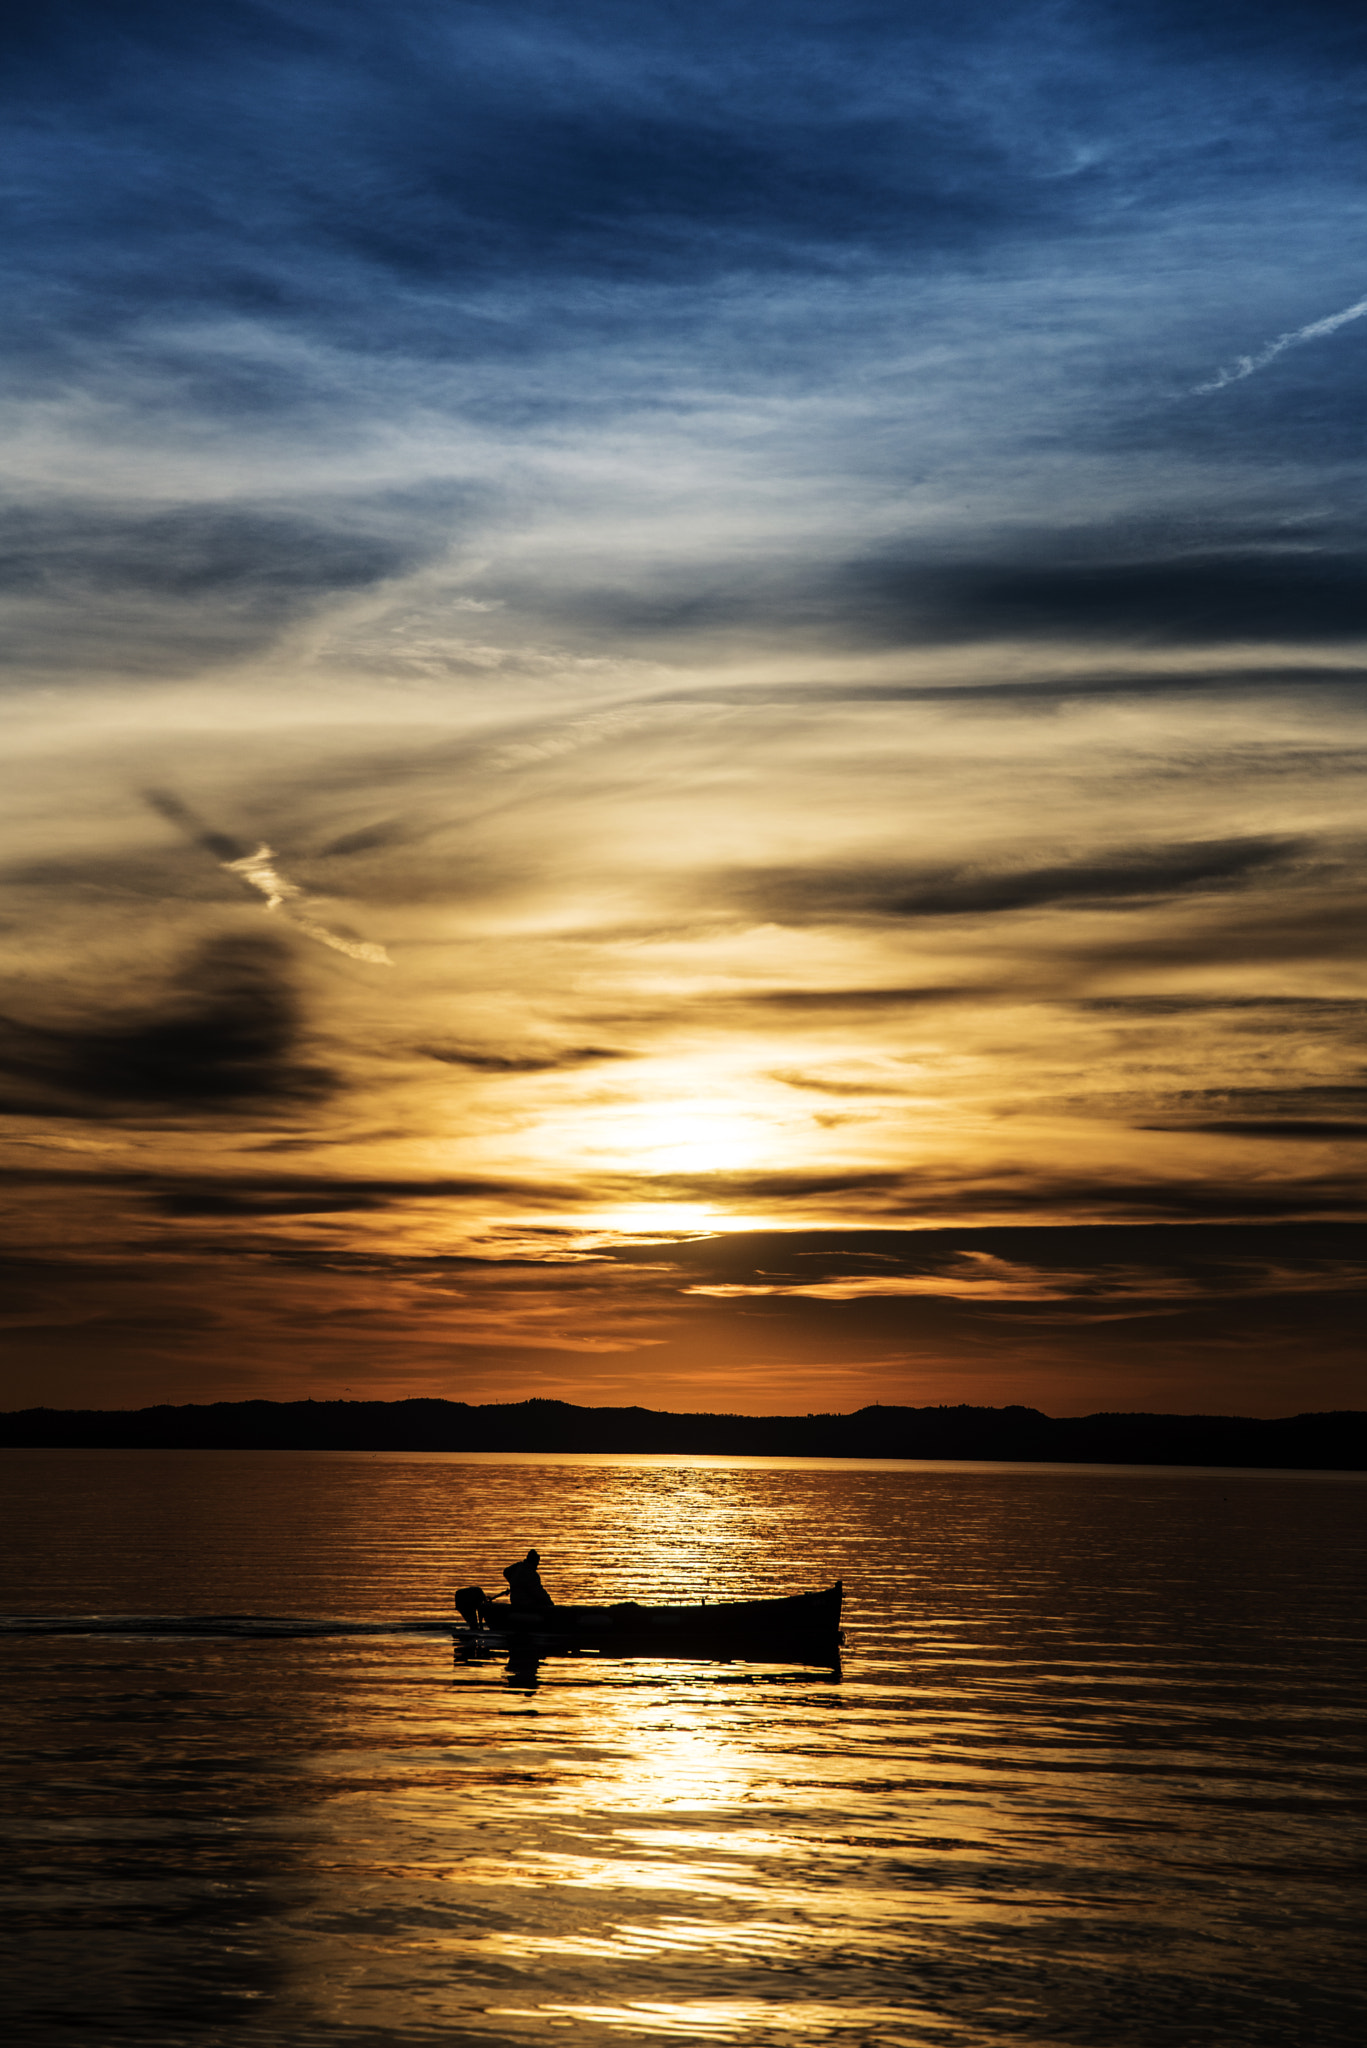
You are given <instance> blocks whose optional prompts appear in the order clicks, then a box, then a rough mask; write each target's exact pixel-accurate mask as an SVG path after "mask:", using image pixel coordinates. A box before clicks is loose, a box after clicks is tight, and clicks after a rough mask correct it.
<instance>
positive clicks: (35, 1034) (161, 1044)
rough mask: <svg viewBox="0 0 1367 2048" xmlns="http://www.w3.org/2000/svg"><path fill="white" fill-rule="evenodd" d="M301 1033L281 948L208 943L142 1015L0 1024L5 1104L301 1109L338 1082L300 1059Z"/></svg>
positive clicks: (237, 940) (51, 1110) (43, 1111)
mask: <svg viewBox="0 0 1367 2048" xmlns="http://www.w3.org/2000/svg"><path fill="white" fill-rule="evenodd" d="M301 1036H302V1032H301V1024H300V1017H299V1011H298V1005H297V1002H296V1000H295V996H294V992H293V989H292V987H291V985H290V981H289V979H288V974H287V958H286V956H285V955H284V954H283V953H282V952H281V951H280V949H279V948H278V947H277V946H276V945H275V944H274V943H273V942H272V941H270V940H268V939H255V938H245V937H225V938H217V939H211V940H208V941H206V942H205V943H204V944H203V945H201V946H200V947H199V948H198V949H197V950H196V952H195V953H194V954H193V956H192V957H191V958H190V960H189V961H188V962H187V963H186V965H185V966H184V968H183V969H182V971H181V973H180V975H179V976H178V978H177V980H176V982H175V983H174V984H173V985H172V987H171V989H170V990H169V991H168V992H167V994H166V996H165V997H164V999H163V1000H162V1002H161V1003H160V1004H159V1005H158V1006H157V1008H156V1009H155V1010H153V1011H152V1012H150V1013H147V1012H144V1013H142V1014H137V1013H134V1014H133V1015H132V1016H130V1017H128V1018H126V1019H125V1020H122V1021H119V1020H117V1019H116V1020H115V1021H113V1022H107V1023H106V1022H101V1023H99V1024H93V1025H43V1024H34V1023H29V1022H25V1021H20V1020H18V1019H13V1018H8V1019H5V1020H3V1022H0V1073H2V1074H4V1075H5V1076H6V1077H7V1078H8V1080H9V1082H10V1084H11V1087H13V1088H16V1089H17V1091H18V1092H17V1093H16V1094H15V1095H14V1096H12V1098H11V1100H10V1101H9V1103H8V1104H7V1105H6V1107H7V1109H8V1110H9V1112H10V1113H11V1114H19V1115H31V1116H43V1115H54V1114H55V1115H58V1116H62V1115H91V1114H95V1115H111V1114H114V1115H117V1114H127V1113H129V1112H133V1111H136V1110H137V1109H138V1108H139V1107H143V1108H146V1107H156V1108H158V1109H163V1110H177V1109H179V1110H193V1111H198V1112H211V1113H222V1112H224V1111H236V1110H239V1109H243V1108H247V1107H250V1106H253V1105H256V1106H260V1105H274V1106H276V1107H286V1108H289V1107H303V1106H306V1105H309V1104H313V1103H317V1102H319V1101H321V1100H322V1099H323V1098H324V1097H325V1096H327V1095H329V1094H330V1093H332V1091H333V1089H334V1088H335V1087H336V1085H337V1082H336V1077H335V1076H334V1075H333V1074H332V1073H331V1072H330V1071H329V1070H328V1069H327V1068H325V1067H323V1066H320V1065H317V1064H315V1063H313V1062H311V1061H307V1060H302V1059H300V1058H299V1056H298V1048H299V1044H300V1040H301Z"/></svg>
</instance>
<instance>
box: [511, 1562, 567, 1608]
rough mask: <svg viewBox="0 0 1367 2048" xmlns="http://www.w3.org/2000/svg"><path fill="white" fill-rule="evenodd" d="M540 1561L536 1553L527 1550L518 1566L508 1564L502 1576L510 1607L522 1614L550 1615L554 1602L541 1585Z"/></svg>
mask: <svg viewBox="0 0 1367 2048" xmlns="http://www.w3.org/2000/svg"><path fill="white" fill-rule="evenodd" d="M540 1563H541V1559H540V1557H539V1556H538V1554H537V1552H536V1551H534V1550H529V1551H528V1552H527V1555H526V1556H525V1557H524V1558H523V1559H522V1560H521V1562H520V1563H518V1564H510V1565H509V1566H508V1568H507V1570H506V1571H505V1572H504V1574H503V1576H504V1578H505V1579H506V1580H507V1581H508V1592H509V1594H510V1596H511V1604H512V1606H513V1607H514V1608H515V1609H517V1610H519V1611H520V1612H522V1613H524V1614H525V1613H528V1612H530V1613H534V1614H550V1613H551V1612H552V1611H553V1609H554V1607H555V1602H554V1600H552V1598H551V1596H550V1594H549V1593H548V1592H547V1591H546V1588H545V1587H544V1586H543V1585H542V1583H541V1574H540V1572H539V1571H538V1570H537V1566H538V1565H539V1564H540Z"/></svg>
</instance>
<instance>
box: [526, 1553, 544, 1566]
mask: <svg viewBox="0 0 1367 2048" xmlns="http://www.w3.org/2000/svg"><path fill="white" fill-rule="evenodd" d="M526 1562H527V1563H528V1564H540V1562H541V1553H540V1552H539V1551H536V1550H529V1551H528V1552H527V1557H526Z"/></svg>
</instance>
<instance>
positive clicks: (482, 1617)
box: [456, 1586, 494, 1628]
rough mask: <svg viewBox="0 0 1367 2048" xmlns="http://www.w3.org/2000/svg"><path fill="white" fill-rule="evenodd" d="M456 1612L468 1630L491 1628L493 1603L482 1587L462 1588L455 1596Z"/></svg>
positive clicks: (492, 1624)
mask: <svg viewBox="0 0 1367 2048" xmlns="http://www.w3.org/2000/svg"><path fill="white" fill-rule="evenodd" d="M456 1612H457V1613H458V1614H459V1615H460V1616H461V1618H462V1620H463V1621H464V1622H465V1624H466V1626H467V1627H469V1628H493V1626H494V1603H493V1601H492V1600H490V1599H489V1597H488V1595H487V1594H486V1593H485V1591H484V1588H483V1586H462V1587H461V1589H460V1591H459V1593H457V1595H456Z"/></svg>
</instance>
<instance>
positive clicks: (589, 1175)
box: [0, 0, 1367, 1414]
mask: <svg viewBox="0 0 1367 2048" xmlns="http://www.w3.org/2000/svg"><path fill="white" fill-rule="evenodd" d="M9 33H10V37H11V49H10V54H9V61H8V62H7V64H6V67H5V75H6V84H5V87H4V90H5V93H6V95H7V98H8V105H7V107H6V118H5V123H4V126H5V131H6V137H7V142H6V150H7V158H8V162H7V171H6V182H7V190H8V193H9V204H8V209H7V211H8V217H9V227H8V231H7V235H6V245H7V256H6V262H7V266H8V276H7V280H6V287H5V303H6V308H7V319H6V322H5V338H4V348H5V351H6V355H7V361H6V376H5V380H4V396H3V399H2V400H0V404H3V411H4V420H3V429H4V431H3V455H2V456H0V460H3V464H4V468H5V471H6V473H7V482H8V494H7V506H8V509H7V510H6V512H5V515H4V544H3V575H2V576H0V606H2V607H3V614H4V624H5V628H6V630H5V643H6V646H7V649H8V654H7V665H8V682H7V684H6V690H5V696H4V702H3V737H2V738H0V777H2V778H3V790H4V801H3V810H2V812H0V863H2V864H3V868H4V879H5V890H4V906H5V907H4V910H3V914H2V921H0V947H3V959H4V970H5V973H4V978H5V984H6V992H5V995H4V998H3V1003H2V1004H0V1008H2V1009H3V1017H2V1018H0V1070H2V1071H0V1110H2V1111H3V1116H2V1117H0V1137H2V1138H3V1159H4V1167H5V1187H4V1196H3V1199H4V1241H5V1244H6V1246H7V1248H8V1279H7V1283H6V1287H5V1297H6V1300H5V1307H4V1311H3V1322H4V1356H5V1361H6V1364H5V1375H4V1380H3V1384H2V1385H0V1405H3V1406H5V1407H22V1406H28V1405H34V1404H39V1403H45V1404H48V1405H52V1406H60V1407H72V1406H107V1407H112V1406H132V1405H140V1404H142V1403H144V1402H150V1401H161V1400H174V1401H182V1400H218V1399H238V1398H243V1397H247V1396H255V1395H267V1396H271V1397H278V1398H290V1399H293V1398H300V1397H303V1396H306V1395H310V1394H312V1395H314V1396H316V1397H317V1398H320V1399H321V1398H327V1397H333V1396H337V1395H343V1394H348V1395H354V1396H356V1397H357V1398H360V1397H362V1396H365V1397H381V1396H383V1397H389V1396H395V1397H397V1396H403V1395H410V1394H439V1395H445V1396H448V1397H450V1398H452V1399H464V1400H471V1401H488V1400H519V1399H522V1398H523V1397H525V1396H528V1395H534V1394H539V1395H554V1396H558V1397H561V1398H565V1399H569V1400H574V1401H580V1402H584V1403H589V1404H595V1405H596V1404H603V1403H613V1404H619V1403H632V1402H640V1403H642V1404H644V1405H646V1406H651V1407H659V1408H675V1409H699V1408H706V1409H724V1410H731V1411H737V1410H739V1411H743V1412H748V1413H763V1412H790V1411H797V1412H803V1413H805V1412H807V1411H809V1410H849V1409H851V1408H855V1407H858V1406H860V1405H862V1404H864V1403H866V1402H870V1401H874V1400H881V1401H887V1402H909V1403H913V1404H918V1405H919V1404H922V1403H933V1402H941V1401H944V1402H960V1401H969V1402H975V1403H986V1404H999V1403H1003V1402H1009V1401H1019V1402H1025V1403H1028V1404H1030V1405H1034V1406H1037V1407H1041V1408H1044V1409H1045V1410H1046V1411H1048V1412H1050V1413H1053V1414H1081V1413H1087V1412H1092V1411H1096V1410H1100V1409H1126V1408H1150V1409H1168V1410H1182V1411H1214V1412H1236V1413H1246V1414H1283V1413H1291V1412H1295V1411H1297V1410H1304V1409H1316V1408H1320V1409H1322V1408H1332V1407H1351V1406H1365V1405H1367V1391H1365V1390H1364V1373H1363V1352H1364V1346H1363V1340H1362V1330H1363V1328H1364V1325H1365V1324H1367V1316H1365V1315H1364V1306H1365V1305H1364V1300H1363V1294H1364V1285H1363V1281H1364V1272H1365V1271H1367V1257H1365V1256H1364V1243H1363V1237H1362V1232H1361V1218H1362V1211H1363V1200H1362V1189H1363V1183H1362V1176H1361V1169H1362V1166H1363V1164H1364V1162H1365V1161H1367V1066H1365V1065H1364V1052H1363V1036H1362V1022H1363V997H1364V977H1363V967H1362V960H1363V918H1362V849H1363V839H1364V817H1363V806H1362V769H1363V764H1364V759H1365V758H1367V581H1365V580H1364V573H1363V540H1364V528H1365V527H1367V513H1365V512H1364V503H1363V488H1362V478H1363V439H1364V421H1367V232H1365V230H1367V183H1364V170H1367V161H1365V159H1367V16H1364V15H1363V14H1362V13H1360V12H1359V11H1358V10H1355V9H1349V8H1344V7H1342V6H1340V5H1337V4H1334V5H1320V4H1315V0H1308V4H1302V5H1299V6H1297V7H1294V8H1292V7H1287V6H1285V5H1262V6H1260V5H1250V6H1239V7H1233V6H1225V5H1216V4H1207V0H1153V4H1145V0H1126V4H1123V5H1122V4H1112V5H1108V4H1104V0H1103V4H1096V0H1088V4H1081V0H1079V4H1076V5H1068V4H1044V0H1025V4H1020V5H1012V4H1010V0H1005V4H1004V0H991V4H985V0H955V4H954V5H952V6H951V5H941V4H939V0H927V4H922V0H917V4H915V5H911V4H901V5H891V4H881V0H874V4H869V5H860V4H859V0H840V4H836V0H810V4H807V0H777V4H766V0H759V4H756V5H752V6H748V7H739V6H736V5H733V4H729V5H724V6H723V5H718V4H716V0H690V4H689V5H688V6H686V7H685V6H672V5H665V4H656V5H646V4H642V0H576V4H574V5H570V4H555V0H500V4H497V5H487V6H486V5H465V4H459V0H442V4H438V0H385V4H384V5H383V6H381V5H379V4H377V0H370V4H366V5H362V4H359V0H257V4H251V0H206V4H204V5H202V6H198V7H193V8H186V7H184V6H175V7H173V6H171V5H169V4H166V0H147V4H138V0H69V4H61V0H56V4H53V5H51V6H48V7H45V8H42V9H36V10H31V11H30V12H29V14H28V15H27V17H26V18H25V19H24V21H23V22H22V23H21V24H20V25H18V26H16V25H14V24H11V27H10V31H9Z"/></svg>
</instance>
